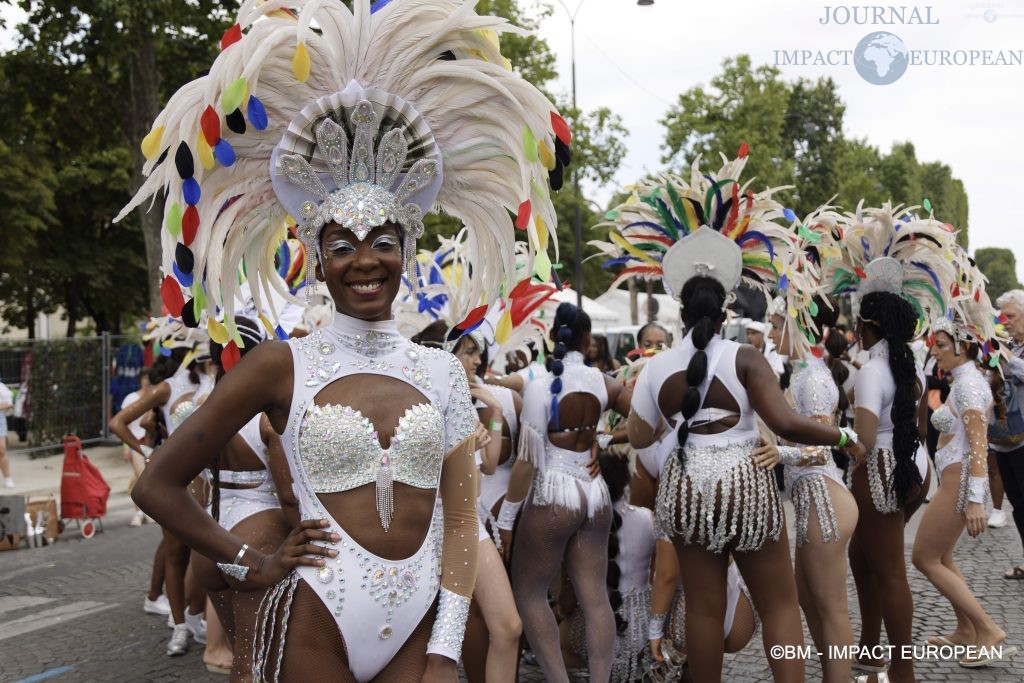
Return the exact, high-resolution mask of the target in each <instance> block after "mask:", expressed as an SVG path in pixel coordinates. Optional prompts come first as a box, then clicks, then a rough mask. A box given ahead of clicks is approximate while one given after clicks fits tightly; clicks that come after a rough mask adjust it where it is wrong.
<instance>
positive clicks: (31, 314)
mask: <svg viewBox="0 0 1024 683" xmlns="http://www.w3.org/2000/svg"><path fill="white" fill-rule="evenodd" d="M31 281H32V278H31V276H30V277H28V278H26V283H31ZM34 293H35V292H34V291H33V288H32V285H31V284H26V285H25V329H27V330H28V338H29V339H35V338H36V298H35V297H34V296H33V294H34Z"/></svg>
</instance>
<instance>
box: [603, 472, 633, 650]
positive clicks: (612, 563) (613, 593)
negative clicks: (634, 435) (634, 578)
mask: <svg viewBox="0 0 1024 683" xmlns="http://www.w3.org/2000/svg"><path fill="white" fill-rule="evenodd" d="M597 462H598V464H599V465H600V466H601V476H602V477H603V478H604V481H605V483H606V484H607V485H608V493H609V495H610V496H611V499H612V526H611V529H610V530H609V531H608V576H607V579H606V580H605V583H606V584H607V585H608V601H609V602H610V603H611V605H612V612H613V613H614V614H615V630H616V631H617V632H618V633H622V632H623V631H625V630H626V625H627V624H626V621H625V619H623V618H622V617H621V616H619V607H621V606H622V594H621V593H619V578H620V577H621V576H622V571H621V570H620V569H619V533H618V532H619V529H620V528H622V515H620V514H619V513H618V511H616V510H615V503H617V502H618V501H619V500H621V499H622V496H624V495H625V493H626V486H627V485H628V484H629V461H628V460H625V459H623V458H620V457H619V456H617V455H614V454H612V453H602V454H601V457H600V458H598V461H597Z"/></svg>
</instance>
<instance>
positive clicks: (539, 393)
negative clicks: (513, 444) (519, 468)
mask: <svg viewBox="0 0 1024 683" xmlns="http://www.w3.org/2000/svg"><path fill="white" fill-rule="evenodd" d="M550 404H551V393H550V391H549V389H548V383H547V382H540V381H537V382H531V383H530V385H529V386H528V387H527V388H526V394H525V395H524V396H523V409H522V411H521V412H520V414H519V453H518V457H519V458H520V459H521V460H525V461H527V462H529V463H532V464H534V465H538V466H541V467H543V461H544V442H545V439H544V435H545V434H546V433H547V431H548V410H549V406H550Z"/></svg>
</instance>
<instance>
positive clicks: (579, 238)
mask: <svg viewBox="0 0 1024 683" xmlns="http://www.w3.org/2000/svg"><path fill="white" fill-rule="evenodd" d="M584 2H586V0H580V1H579V2H578V3H576V9H575V10H572V11H570V10H569V7H568V5H566V4H565V2H564V1H563V0H558V4H559V5H561V6H562V9H564V10H565V13H566V14H567V15H568V17H569V40H570V45H571V53H572V109H573V113H574V115H575V116H577V117H579V115H580V111H579V108H578V107H577V106H576V17H577V16H579V13H580V8H581V7H583V3H584ZM636 4H637V5H639V6H641V7H649V6H651V5H653V4H654V0H637V2H636ZM577 120H579V119H578V118H577ZM572 186H573V194H574V195H575V200H576V201H575V202H574V203H575V207H574V208H573V242H574V243H575V248H576V255H575V267H574V271H575V277H574V278H573V280H574V283H573V285H574V287H575V288H576V305H577V306H578V307H579V308H581V309H582V308H583V226H582V225H581V220H582V216H581V214H580V204H582V203H583V199H582V197H581V195H580V173H579V166H577V165H575V164H574V165H573V167H572Z"/></svg>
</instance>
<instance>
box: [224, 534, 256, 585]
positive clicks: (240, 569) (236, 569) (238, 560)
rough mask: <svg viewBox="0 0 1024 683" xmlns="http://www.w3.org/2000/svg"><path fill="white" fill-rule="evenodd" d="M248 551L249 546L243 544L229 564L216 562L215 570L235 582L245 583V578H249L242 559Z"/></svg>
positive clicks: (247, 569)
mask: <svg viewBox="0 0 1024 683" xmlns="http://www.w3.org/2000/svg"><path fill="white" fill-rule="evenodd" d="M248 549H249V544H248V543H243V544H242V547H241V548H240V549H239V551H238V554H237V555H235V559H233V560H232V561H231V562H218V563H217V569H219V570H221V572H222V573H223V574H225V575H226V576H230V577H231V578H233V579H235V580H236V581H245V579H246V577H247V576H249V568H248V567H247V566H245V565H244V564H242V557H243V556H244V555H245V551H246V550H248Z"/></svg>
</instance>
